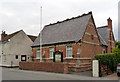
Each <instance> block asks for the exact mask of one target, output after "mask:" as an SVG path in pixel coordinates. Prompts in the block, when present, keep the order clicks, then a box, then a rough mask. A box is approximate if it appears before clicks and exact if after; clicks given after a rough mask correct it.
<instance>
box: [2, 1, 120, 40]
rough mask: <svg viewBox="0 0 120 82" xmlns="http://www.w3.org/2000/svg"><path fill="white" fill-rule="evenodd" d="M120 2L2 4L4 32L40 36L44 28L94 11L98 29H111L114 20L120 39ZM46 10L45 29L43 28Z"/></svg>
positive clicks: (23, 2) (4, 2)
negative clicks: (119, 31)
mask: <svg viewBox="0 0 120 82" xmlns="http://www.w3.org/2000/svg"><path fill="white" fill-rule="evenodd" d="M118 2H119V0H0V32H1V31H2V30H4V31H6V33H8V34H10V33H13V32H15V31H18V30H21V29H23V30H24V31H25V32H26V33H27V34H30V35H36V36H37V35H38V34H39V32H40V30H41V29H42V28H43V27H44V25H48V24H50V23H55V22H57V21H62V20H65V19H67V18H72V17H77V16H79V15H82V14H84V13H88V12H90V11H92V13H93V17H94V20H95V24H96V27H100V26H105V25H107V19H108V18H109V17H110V18H111V19H112V24H113V32H114V34H115V39H118ZM41 6H42V28H41V25H40V18H41Z"/></svg>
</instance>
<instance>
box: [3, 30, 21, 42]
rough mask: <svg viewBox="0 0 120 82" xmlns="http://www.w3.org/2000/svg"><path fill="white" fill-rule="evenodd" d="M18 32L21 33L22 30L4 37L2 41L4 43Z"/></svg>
mask: <svg viewBox="0 0 120 82" xmlns="http://www.w3.org/2000/svg"><path fill="white" fill-rule="evenodd" d="M20 31H22V30H19V31H17V32H14V33H12V34H9V35H7V36H6V37H4V39H3V41H6V40H8V39H10V38H12V37H13V36H14V35H16V34H17V33H19V32H20Z"/></svg>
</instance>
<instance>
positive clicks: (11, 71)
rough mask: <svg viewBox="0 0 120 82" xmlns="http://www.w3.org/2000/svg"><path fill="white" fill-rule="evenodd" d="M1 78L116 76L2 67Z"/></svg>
mask: <svg viewBox="0 0 120 82" xmlns="http://www.w3.org/2000/svg"><path fill="white" fill-rule="evenodd" d="M2 80H118V78H110V77H92V76H91V71H87V72H79V73H75V72H74V73H70V74H62V73H51V72H41V71H28V70H19V69H18V68H2Z"/></svg>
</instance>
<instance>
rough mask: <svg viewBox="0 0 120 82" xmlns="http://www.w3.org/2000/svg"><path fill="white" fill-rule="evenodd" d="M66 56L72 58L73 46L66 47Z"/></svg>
mask: <svg viewBox="0 0 120 82" xmlns="http://www.w3.org/2000/svg"><path fill="white" fill-rule="evenodd" d="M66 57H68V58H69V57H70V58H72V46H67V47H66Z"/></svg>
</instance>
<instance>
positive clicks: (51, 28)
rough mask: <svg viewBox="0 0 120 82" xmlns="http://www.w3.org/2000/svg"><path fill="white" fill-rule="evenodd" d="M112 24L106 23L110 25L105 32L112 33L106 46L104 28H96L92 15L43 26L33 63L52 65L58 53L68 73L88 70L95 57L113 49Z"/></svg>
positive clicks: (35, 48) (34, 50) (34, 52)
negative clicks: (58, 52)
mask: <svg viewBox="0 0 120 82" xmlns="http://www.w3.org/2000/svg"><path fill="white" fill-rule="evenodd" d="M111 23H112V21H111V20H110V19H108V24H109V25H108V26H107V27H106V28H105V29H109V28H110V29H111V30H110V32H109V33H110V34H109V35H110V36H109V35H108V37H109V39H107V40H108V42H105V41H107V40H106V38H105V37H104V34H102V32H101V30H103V29H102V28H104V27H100V28H98V29H97V28H96V25H95V22H94V18H93V15H92V12H89V13H88V14H83V15H81V16H78V17H73V18H71V19H66V20H64V21H58V22H57V23H53V24H49V25H46V26H45V27H44V28H43V30H42V31H41V32H40V34H39V36H38V38H37V39H36V40H35V42H34V44H33V45H32V49H33V58H34V61H40V59H41V60H42V61H43V62H53V52H55V51H61V52H63V62H67V63H68V64H69V67H70V70H72V71H82V70H89V69H91V60H92V59H94V55H96V54H101V53H103V52H104V50H105V51H106V50H107V52H110V51H111V50H110V49H111V48H113V47H114V46H112V45H114V44H113V43H114V37H113V32H112V26H111V25H112V24H111ZM108 27H109V28H108ZM40 37H41V39H40ZM40 41H41V44H40ZM40 45H41V46H42V48H41V50H40ZM82 68H84V69H82Z"/></svg>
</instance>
